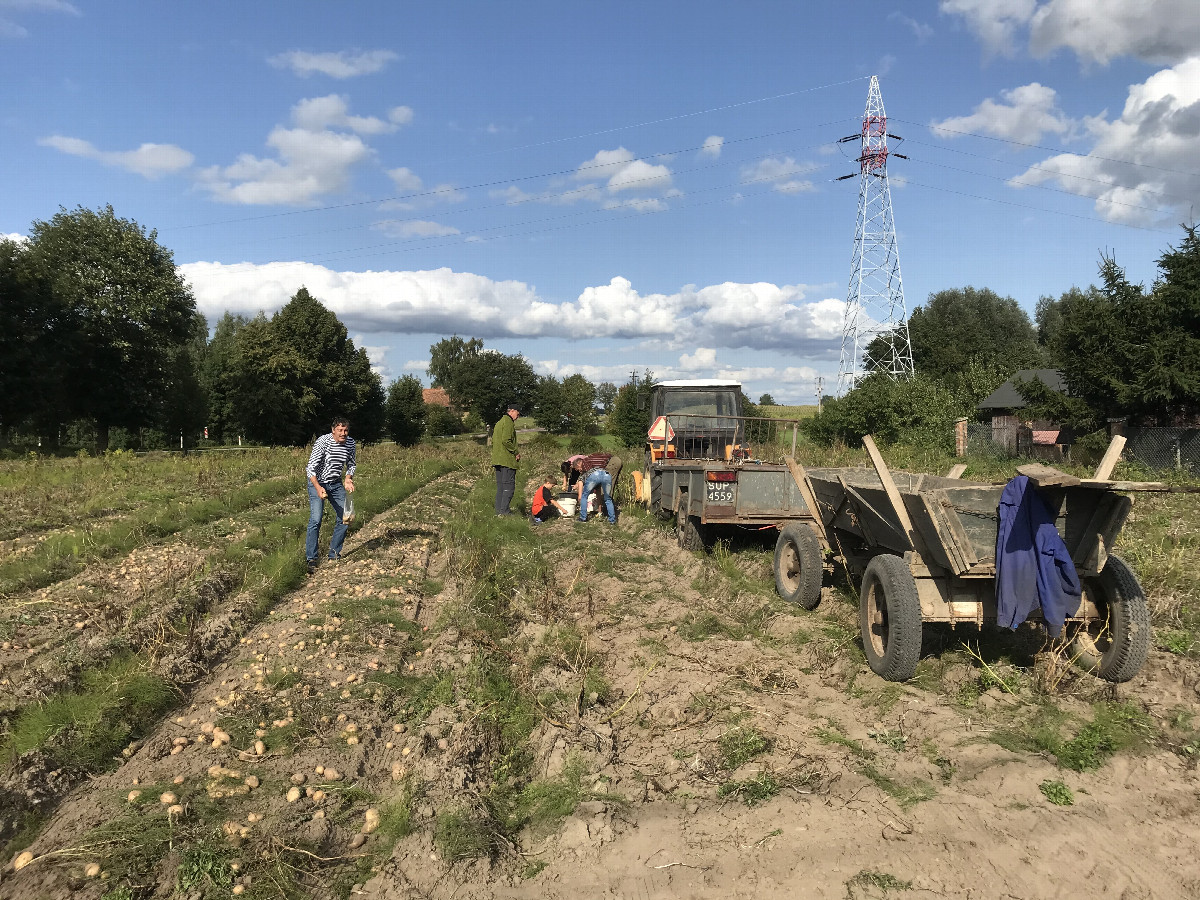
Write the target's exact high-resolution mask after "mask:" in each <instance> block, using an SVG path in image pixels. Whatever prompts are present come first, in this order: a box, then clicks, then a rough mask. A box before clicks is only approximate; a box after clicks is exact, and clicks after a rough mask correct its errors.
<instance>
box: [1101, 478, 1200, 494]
mask: <svg viewBox="0 0 1200 900" xmlns="http://www.w3.org/2000/svg"><path fill="white" fill-rule="evenodd" d="M1079 484H1080V486H1081V487H1085V488H1094V489H1096V490H1101V491H1155V492H1158V493H1162V494H1200V486H1197V485H1194V484H1167V483H1166V482H1165V481H1107V480H1105V479H1096V478H1083V479H1081V480H1080V482H1079Z"/></svg>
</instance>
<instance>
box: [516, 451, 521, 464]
mask: <svg viewBox="0 0 1200 900" xmlns="http://www.w3.org/2000/svg"><path fill="white" fill-rule="evenodd" d="M520 461H521V454H520V453H518V454H517V462H520Z"/></svg>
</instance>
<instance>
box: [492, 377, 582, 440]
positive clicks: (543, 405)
mask: <svg viewBox="0 0 1200 900" xmlns="http://www.w3.org/2000/svg"><path fill="white" fill-rule="evenodd" d="M533 416H534V418H535V419H537V423H538V425H540V426H541V427H542V428H545V429H546V430H547V431H549V432H550V433H551V434H566V433H567V431H568V430H569V429H568V419H567V408H566V404H565V397H564V395H563V386H562V382H561V381H559V380H558V379H557V378H555V377H554V376H553V375H543V376H542V377H540V378H539V379H538V385H537V391H536V392H535V394H534V401H533ZM489 425H490V423H489Z"/></svg>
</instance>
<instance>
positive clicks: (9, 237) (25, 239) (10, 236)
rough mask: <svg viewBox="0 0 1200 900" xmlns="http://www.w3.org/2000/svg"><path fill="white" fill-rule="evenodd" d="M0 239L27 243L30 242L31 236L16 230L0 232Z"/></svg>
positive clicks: (14, 242) (15, 242)
mask: <svg viewBox="0 0 1200 900" xmlns="http://www.w3.org/2000/svg"><path fill="white" fill-rule="evenodd" d="M0 241H9V242H11V243H13V244H27V243H29V238H28V237H26V236H25V235H23V234H17V233H16V232H15V231H14V232H13V233H11V234H0Z"/></svg>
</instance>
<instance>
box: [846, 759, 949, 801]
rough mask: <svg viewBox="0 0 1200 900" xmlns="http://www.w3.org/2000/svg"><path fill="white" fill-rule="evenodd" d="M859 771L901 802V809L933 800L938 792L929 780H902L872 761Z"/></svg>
mask: <svg viewBox="0 0 1200 900" xmlns="http://www.w3.org/2000/svg"><path fill="white" fill-rule="evenodd" d="M859 771H861V772H862V774H864V775H866V776H867V777H868V778H870V779H871V781H873V782H875V786H876V787H877V788H879V789H880V790H881V791H883V792H884V793H885V794H887V795H888V796H889V797H891V798H892V799H893V800H895V801H896V802H897V803H899V804H900V808H901V809H908V808H909V807H910V806H916V805H917V804H918V803H924V802H925V801H926V800H932V799H933V797H934V795H936V794H937V788H935V787H934V786H933V785H932V784H930V783H929V782H927V781H920V780H912V781H900V780H898V779H896V778H893V777H891V776H890V775H886V774H884V773H883V772H881V771H879V769H877V768H875V766H873V765H871V764H870V763H864V764H863V765H862V766H861V767H860V769H859Z"/></svg>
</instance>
